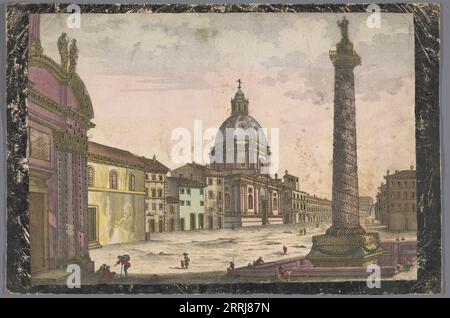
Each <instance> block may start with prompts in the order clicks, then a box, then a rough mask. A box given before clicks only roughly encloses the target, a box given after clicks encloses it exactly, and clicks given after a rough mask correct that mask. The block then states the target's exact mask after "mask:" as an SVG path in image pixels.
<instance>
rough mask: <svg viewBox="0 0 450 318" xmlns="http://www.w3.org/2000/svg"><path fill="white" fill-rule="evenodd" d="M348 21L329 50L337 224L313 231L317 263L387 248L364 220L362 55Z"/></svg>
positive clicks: (371, 255) (358, 259)
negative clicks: (358, 96)
mask: <svg viewBox="0 0 450 318" xmlns="http://www.w3.org/2000/svg"><path fill="white" fill-rule="evenodd" d="M348 24H349V22H348V20H347V19H346V18H345V17H344V18H343V19H342V20H341V21H338V25H339V27H340V29H341V34H342V39H341V41H340V42H339V43H338V44H337V45H336V50H331V51H330V59H331V61H332V63H333V65H334V68H335V86H334V131H333V200H332V225H331V227H330V228H329V229H328V230H327V231H326V233H325V234H324V235H317V236H313V246H312V248H311V251H310V253H309V254H308V255H307V259H308V260H310V261H311V262H312V263H313V264H314V266H317V267H360V266H366V265H368V264H370V263H376V259H377V257H378V255H380V254H381V253H382V252H383V250H382V249H381V248H380V246H379V237H378V233H366V231H365V230H364V229H363V228H362V227H361V225H360V224H359V194H358V164H357V153H356V149H357V146H356V118H355V79H354V74H353V69H354V68H355V66H357V65H360V64H361V58H360V57H359V55H358V54H357V53H356V52H355V51H354V50H353V43H352V42H351V41H350V40H349V38H348Z"/></svg>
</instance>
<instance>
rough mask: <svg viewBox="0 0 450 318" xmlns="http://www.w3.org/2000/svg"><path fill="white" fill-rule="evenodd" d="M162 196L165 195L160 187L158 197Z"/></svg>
mask: <svg viewBox="0 0 450 318" xmlns="http://www.w3.org/2000/svg"><path fill="white" fill-rule="evenodd" d="M162 196H163V195H162V190H161V189H158V197H159V198H162Z"/></svg>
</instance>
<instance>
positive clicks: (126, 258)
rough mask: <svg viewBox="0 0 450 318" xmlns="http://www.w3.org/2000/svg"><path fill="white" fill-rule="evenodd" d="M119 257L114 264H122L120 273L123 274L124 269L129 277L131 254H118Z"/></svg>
mask: <svg viewBox="0 0 450 318" xmlns="http://www.w3.org/2000/svg"><path fill="white" fill-rule="evenodd" d="M117 258H118V261H117V263H116V264H115V265H114V266H116V265H119V264H120V266H121V269H120V274H122V269H123V272H124V274H125V277H128V269H129V268H130V267H131V263H130V255H128V254H125V255H119V256H117Z"/></svg>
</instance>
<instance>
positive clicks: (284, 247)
mask: <svg viewBox="0 0 450 318" xmlns="http://www.w3.org/2000/svg"><path fill="white" fill-rule="evenodd" d="M286 253H287V246H286V245H283V255H286Z"/></svg>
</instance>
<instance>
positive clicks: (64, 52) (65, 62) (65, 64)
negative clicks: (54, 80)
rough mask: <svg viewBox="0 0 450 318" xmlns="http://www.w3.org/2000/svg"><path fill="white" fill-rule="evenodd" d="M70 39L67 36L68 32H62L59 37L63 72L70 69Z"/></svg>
mask: <svg viewBox="0 0 450 318" xmlns="http://www.w3.org/2000/svg"><path fill="white" fill-rule="evenodd" d="M68 45H69V39H68V38H67V33H64V32H63V33H61V36H60V37H59V38H58V50H59V54H60V55H61V68H62V71H63V73H67V72H68V71H69V50H68Z"/></svg>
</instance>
